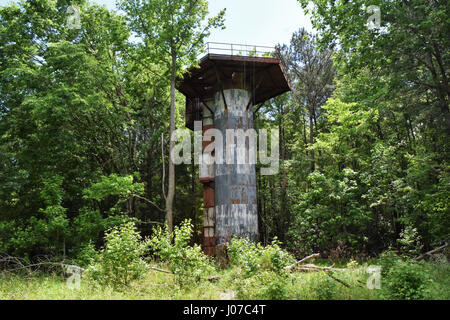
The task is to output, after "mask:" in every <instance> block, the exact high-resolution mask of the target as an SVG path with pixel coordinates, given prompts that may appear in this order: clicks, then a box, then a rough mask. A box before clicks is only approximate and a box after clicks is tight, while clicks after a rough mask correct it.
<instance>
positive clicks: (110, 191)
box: [83, 173, 144, 202]
mask: <svg viewBox="0 0 450 320" xmlns="http://www.w3.org/2000/svg"><path fill="white" fill-rule="evenodd" d="M143 192H144V184H143V183H136V182H134V178H133V176H132V175H128V176H118V175H117V174H114V173H112V174H111V175H109V176H108V177H105V176H102V177H101V181H100V182H98V183H94V184H92V185H91V186H90V187H89V188H87V189H85V190H83V197H84V198H85V199H94V200H97V201H102V200H105V199H106V198H108V197H110V196H117V197H119V201H120V202H123V201H125V200H127V199H129V198H130V197H132V196H133V195H139V194H142V193H143Z"/></svg>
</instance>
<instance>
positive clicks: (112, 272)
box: [87, 222, 147, 287]
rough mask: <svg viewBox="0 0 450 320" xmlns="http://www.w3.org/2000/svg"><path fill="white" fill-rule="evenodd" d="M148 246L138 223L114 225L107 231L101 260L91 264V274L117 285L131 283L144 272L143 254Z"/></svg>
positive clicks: (101, 281) (101, 280) (104, 282)
mask: <svg viewBox="0 0 450 320" xmlns="http://www.w3.org/2000/svg"><path fill="white" fill-rule="evenodd" d="M146 248H147V246H146V244H145V243H144V242H143V241H142V239H141V236H140V234H139V232H138V231H137V229H136V226H135V225H134V223H132V222H129V223H127V224H124V225H122V226H119V227H113V228H111V229H109V230H108V231H107V232H106V235H105V247H104V249H102V250H101V251H100V257H99V262H98V263H95V264H93V265H90V266H89V268H88V270H87V275H88V277H89V278H90V279H92V280H94V281H96V282H99V283H101V284H108V285H112V286H114V287H120V286H126V285H129V284H130V282H131V281H132V280H135V279H138V278H139V277H142V276H143V274H144V271H145V269H146V264H145V262H144V260H143V259H142V256H143V255H144V253H145V251H146ZM89 251H91V252H92V249H88V252H89ZM91 252H89V253H91ZM89 258H91V257H89Z"/></svg>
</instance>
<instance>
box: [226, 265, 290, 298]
mask: <svg viewBox="0 0 450 320" xmlns="http://www.w3.org/2000/svg"><path fill="white" fill-rule="evenodd" d="M234 285H235V290H236V297H237V298H238V299H242V300H286V299H287V298H288V290H287V285H288V277H287V276H286V275H280V274H279V273H276V272H273V271H268V270H263V271H261V272H258V273H257V274H255V275H253V276H252V277H249V278H244V279H240V280H238V281H236V282H235V284H234Z"/></svg>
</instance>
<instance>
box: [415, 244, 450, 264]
mask: <svg viewBox="0 0 450 320" xmlns="http://www.w3.org/2000/svg"><path fill="white" fill-rule="evenodd" d="M447 246H448V242H446V243H445V244H444V245H443V246H440V247H438V248H436V249H433V250H431V251H428V252H425V253H424V254H421V255H420V256H418V257H415V258H414V259H413V260H415V261H419V260H422V259H423V258H425V257H426V256H431V255H432V254H433V253H435V252H438V251H439V250H442V249H444V248H446V247H447Z"/></svg>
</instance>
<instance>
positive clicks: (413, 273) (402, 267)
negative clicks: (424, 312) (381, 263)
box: [382, 260, 431, 300]
mask: <svg viewBox="0 0 450 320" xmlns="http://www.w3.org/2000/svg"><path fill="white" fill-rule="evenodd" d="M430 281H431V280H430V276H429V274H428V272H426V270H425V269H424V267H423V266H422V265H420V264H418V263H414V262H412V261H408V260H407V261H401V260H398V261H396V263H395V264H394V265H393V266H392V267H391V268H390V269H389V271H388V272H387V274H386V277H383V278H382V286H385V287H386V288H385V289H384V294H385V295H386V298H388V299H394V300H419V299H424V298H425V297H427V296H428V292H427V290H426V288H427V287H428V286H429V285H430V284H429V282H430Z"/></svg>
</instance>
